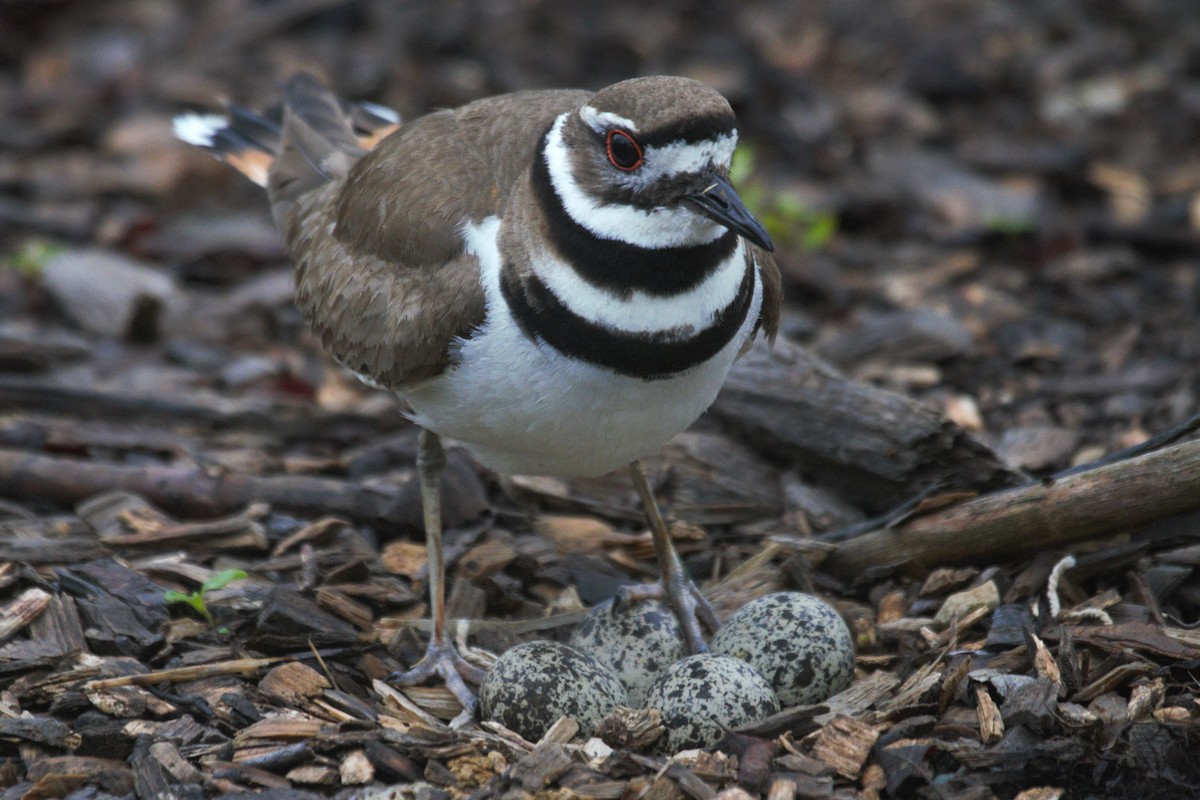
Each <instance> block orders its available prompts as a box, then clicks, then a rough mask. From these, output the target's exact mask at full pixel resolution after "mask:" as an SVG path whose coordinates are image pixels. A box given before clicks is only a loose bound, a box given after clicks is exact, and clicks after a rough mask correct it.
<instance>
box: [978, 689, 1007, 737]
mask: <svg viewBox="0 0 1200 800" xmlns="http://www.w3.org/2000/svg"><path fill="white" fill-rule="evenodd" d="M975 708H976V711H977V712H978V714H979V740H980V741H981V742H983V743H984V744H993V743H995V742H998V741H1000V740H1001V739H1002V738H1004V719H1003V718H1002V717H1001V716H1000V709H999V708H997V706H996V703H995V701H994V700H992V696H991V694H989V693H988V690H987V689H986V688H984V687H983V686H976V687H975Z"/></svg>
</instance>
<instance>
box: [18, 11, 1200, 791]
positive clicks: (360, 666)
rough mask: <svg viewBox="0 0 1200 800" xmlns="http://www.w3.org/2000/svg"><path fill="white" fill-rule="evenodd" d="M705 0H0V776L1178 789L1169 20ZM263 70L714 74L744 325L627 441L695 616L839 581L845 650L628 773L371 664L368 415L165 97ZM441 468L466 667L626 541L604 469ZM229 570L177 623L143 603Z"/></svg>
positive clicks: (573, 610)
mask: <svg viewBox="0 0 1200 800" xmlns="http://www.w3.org/2000/svg"><path fill="white" fill-rule="evenodd" d="M733 5H736V4H715V3H714V4H695V3H682V2H668V3H661V4H646V3H627V2H614V3H606V4H589V3H582V2H575V1H574V0H572V1H571V2H562V3H532V2H530V3H516V2H500V3H488V2H463V3H432V2H423V1H422V2H407V3H403V4H396V3H393V2H390V0H278V1H277V2H265V3H264V2H252V1H251V0H162V1H160V2H132V3H131V2H109V3H103V2H101V3H85V2H79V1H78V0H11V1H10V2H7V3H5V4H3V6H2V7H0V119H2V120H4V124H3V125H0V260H2V261H3V266H0V800H8V798H49V797H72V798H80V799H81V800H82V798H106V797H131V796H136V797H139V798H160V797H161V798H166V797H177V798H201V797H214V796H233V795H237V794H239V793H242V792H260V793H262V794H263V795H265V796H267V797H276V798H302V797H310V796H311V797H323V796H343V797H350V796H354V797H358V796H363V797H368V796H377V797H401V796H403V797H418V798H429V799H430V800H442V798H461V797H478V798H490V797H506V798H507V797H523V796H528V795H537V796H539V797H543V798H555V799H556V800H557V799H558V798H567V797H572V796H580V797H587V798H614V800H615V799H616V798H622V799H628V800H632V799H633V798H642V797H645V798H653V799H654V800H676V799H682V798H692V799H693V800H708V798H710V797H713V796H715V795H717V794H720V795H721V796H722V797H723V798H728V800H733V798H735V797H736V798H740V797H742V796H745V795H749V796H751V797H768V798H771V800H791V799H792V798H856V797H866V798H876V797H889V798H909V797H922V798H939V799H940V800H966V799H967V798H970V799H971V800H976V799H978V800H986V798H1022V800H1035V799H1037V800H1041V799H1042V798H1046V799H1047V800H1048V799H1049V798H1124V797H1129V798H1135V797H1136V798H1176V797H1178V798H1191V797H1196V796H1200V707H1198V705H1197V699H1198V696H1200V689H1198V687H1197V678H1196V675H1197V674H1198V671H1200V630H1198V625H1200V572H1198V571H1197V567H1198V566H1200V536H1198V535H1197V530H1200V516H1198V515H1200V441H1198V440H1196V439H1195V438H1194V437H1193V432H1194V429H1195V428H1196V427H1197V421H1196V419H1195V415H1196V414H1197V412H1198V411H1200V404H1198V403H1197V391H1198V389H1200V375H1198V369H1197V364H1198V363H1200V324H1197V322H1198V321H1200V315H1198V310H1200V309H1198V306H1200V283H1198V281H1197V274H1198V272H1197V267H1198V266H1200V145H1198V144H1197V143H1198V142H1200V56H1198V54H1200V14H1197V13H1196V11H1195V9H1194V8H1192V5H1193V4H1192V2H1191V0H1160V2H1157V3H1144V2H1135V0H1124V1H1123V2H1114V3H1098V2H1089V1H1088V0H1064V2H1058V3H1053V4H1036V3H1024V2H1018V0H1004V1H1002V2H996V1H995V0H989V1H988V2H985V1H984V0H978V2H976V1H974V0H954V1H953V2H951V0H941V1H938V2H927V3H908V2H900V1H899V0H897V1H896V2H888V3H880V2H876V1H875V0H829V1H828V2H820V1H817V2H808V3H790V2H783V1H782V0H779V1H778V2H772V1H771V0H765V1H764V2H761V3H754V4H743V5H740V6H738V7H737V9H736V10H734V8H733ZM301 67H303V68H308V69H313V70H316V71H319V72H322V73H323V74H324V75H325V76H326V77H328V78H329V79H330V80H331V81H332V82H334V83H335V84H336V85H337V86H338V88H339V89H340V90H341V91H342V92H343V93H345V94H347V95H349V96H353V97H363V98H370V99H374V100H377V101H380V102H385V103H388V104H390V105H393V106H395V107H397V108H399V109H400V110H401V111H402V112H403V113H405V114H407V115H409V116H413V115H415V114H418V113H420V112H422V111H423V110H426V109H429V108H433V107H438V106H449V105H455V104H458V103H460V102H464V101H466V100H469V99H471V98H474V97H478V96H481V95H485V94H490V93H494V92H499V91H508V90H513V89H519V88H530V87H537V86H566V85H578V86H591V87H599V86H601V85H604V84H606V83H609V82H611V81H613V80H617V79H620V78H623V77H627V76H629V75H634V74H647V73H654V72H673V73H683V74H688V75H692V76H695V77H699V78H701V79H704V80H706V81H708V82H710V83H711V84H713V85H714V86H716V87H718V88H719V89H720V90H721V91H723V92H724V93H725V94H726V95H727V96H728V97H729V98H730V99H731V101H732V102H733V104H734V106H735V108H736V109H737V111H738V113H739V117H740V119H741V124H742V136H743V141H744V142H746V143H747V144H748V145H749V147H748V150H749V152H750V153H751V154H752V156H753V160H754V163H755V168H754V169H753V171H751V172H750V173H749V174H744V175H743V176H742V179H741V180H740V183H739V187H740V188H741V190H742V191H743V193H744V194H745V195H746V196H747V198H748V199H749V200H750V201H751V202H752V204H753V205H754V206H755V209H756V211H758V212H759V213H760V214H761V215H762V216H764V217H765V218H766V219H767V221H768V224H769V225H770V226H771V227H772V230H773V233H774V234H775V235H776V239H777V240H778V242H779V244H780V249H779V256H780V263H781V266H782V269H783V272H784V277H785V291H786V294H787V306H786V311H785V322H784V335H783V336H782V337H781V340H780V341H779V342H778V343H777V344H776V346H775V348H774V349H773V350H770V351H768V350H766V349H765V348H761V349H756V350H755V351H753V352H752V353H751V354H750V355H749V356H747V357H746V358H745V359H743V360H742V361H741V362H739V364H738V365H737V367H736V368H735V372H734V374H733V375H732V376H731V379H730V382H729V385H728V386H727V388H726V390H725V391H724V392H723V393H722V395H721V397H720V398H719V400H718V402H717V404H716V405H715V406H714V408H713V410H712V412H711V413H710V414H708V415H706V417H705V418H704V419H702V420H701V422H700V423H699V424H697V425H696V426H695V427H694V428H693V429H692V430H691V431H689V432H688V433H686V434H683V435H681V436H680V437H678V439H676V440H675V441H674V442H672V443H671V445H669V446H668V448H666V450H665V451H664V453H663V454H662V455H661V457H659V458H658V459H655V460H653V461H652V462H650V466H651V473H652V479H653V481H654V483H655V487H656V491H657V493H658V496H659V498H660V500H661V502H662V504H663V506H664V508H665V509H667V510H668V512H669V515H670V516H671V517H672V518H673V519H674V520H676V521H677V523H676V525H675V527H674V529H673V530H674V533H675V534H676V537H677V544H678V546H679V549H680V551H681V553H682V554H683V555H684V557H685V560H686V561H687V564H688V567H689V569H690V570H691V572H692V574H693V575H695V576H697V577H698V578H699V579H700V580H701V582H702V583H704V584H705V585H706V586H707V587H708V588H709V593H710V595H711V596H712V598H713V600H714V603H715V605H716V606H717V608H718V610H719V611H720V612H721V613H722V614H723V615H727V614H729V613H730V612H732V611H733V610H735V609H736V608H738V607H740V606H741V605H743V604H744V603H745V602H747V601H748V600H750V599H752V598H754V597H757V596H760V595H762V594H765V593H767V592H771V591H778V590H783V589H800V590H804V591H811V592H814V593H817V594H819V595H820V596H822V597H824V598H826V599H827V600H829V601H830V602H831V603H833V604H834V605H835V606H836V607H837V608H838V610H839V611H840V612H841V613H842V614H843V616H844V617H845V618H846V620H847V621H848V622H849V624H850V625H851V629H852V631H853V632H854V635H855V638H856V641H857V645H858V659H857V669H856V675H855V680H854V682H853V684H852V685H851V686H850V688H849V689H847V690H846V691H844V692H842V693H840V694H838V695H837V696H835V697H832V698H829V699H828V700H827V701H826V702H824V703H822V704H820V705H817V706H806V707H799V708H790V709H786V710H785V711H784V712H782V713H781V714H779V715H778V716H776V717H774V718H771V719H769V720H765V721H763V722H761V723H758V724H756V725H754V726H750V727H749V728H746V729H742V730H739V731H731V732H730V733H729V734H728V736H727V738H726V740H725V741H724V742H723V743H722V744H721V745H720V746H719V747H717V748H715V749H714V750H713V751H712V752H692V753H687V754H682V755H680V756H677V757H676V758H674V759H671V760H668V759H664V758H661V757H657V756H652V755H648V753H649V752H650V748H648V747H647V746H646V745H645V744H644V738H645V737H644V736H643V737H642V738H641V739H638V740H636V741H632V742H631V740H628V739H622V738H620V737H619V736H618V735H617V734H616V733H613V732H610V735H609V739H610V741H608V742H607V743H606V742H604V741H601V740H600V739H593V740H587V741H585V740H583V739H582V738H580V737H577V736H576V735H575V733H576V732H575V730H574V727H573V724H572V723H571V722H569V721H563V722H562V723H561V724H560V725H558V726H556V727H555V728H553V729H552V730H551V731H550V733H548V734H547V735H546V736H545V737H544V738H543V739H542V740H541V741H539V742H527V741H524V740H522V739H521V738H520V737H518V736H516V735H515V734H513V733H512V732H510V731H507V730H504V729H503V728H500V727H498V726H495V725H493V724H490V723H473V724H471V725H468V726H466V727H462V728H452V727H450V726H449V725H448V724H447V721H448V720H450V719H452V718H453V717H454V716H455V714H456V713H457V710H458V709H457V708H456V706H455V705H454V703H453V701H452V700H451V698H450V697H449V695H448V693H447V692H446V691H445V690H444V689H441V688H438V687H426V688H417V689H411V690H404V691H400V690H397V689H396V688H393V687H390V686H388V685H387V684H386V683H384V682H383V678H384V677H385V676H386V675H387V674H388V673H390V672H391V671H392V670H394V669H396V668H398V667H400V666H401V665H403V664H409V663H412V661H413V660H415V659H416V658H417V657H419V655H420V653H421V651H422V646H423V644H422V643H423V637H424V635H425V633H424V631H425V629H426V626H425V623H424V617H425V614H426V612H427V604H426V600H425V597H424V592H425V580H426V576H425V572H424V570H425V551H424V544H423V539H422V538H421V536H420V531H419V527H420V514H419V498H418V495H417V490H416V486H415V483H414V481H413V463H414V456H415V444H416V438H415V431H414V430H413V429H412V428H411V427H409V426H408V425H407V424H406V423H405V422H404V421H403V419H402V418H401V417H400V416H399V414H398V412H397V408H396V403H395V400H394V398H392V397H389V396H387V395H386V394H383V393H379V392H375V391H372V390H370V389H367V388H366V387H364V386H362V385H360V384H358V383H357V382H356V381H355V380H354V379H353V378H352V377H351V376H348V375H347V374H346V373H344V372H342V371H341V370H339V369H338V368H336V367H335V366H334V365H332V364H331V363H330V362H329V361H328V360H327V359H326V358H325V356H324V355H323V354H322V352H321V350H320V347H319V345H318V343H317V342H316V341H315V340H314V338H313V337H312V336H311V334H310V333H309V332H308V331H307V330H306V328H305V326H304V324H303V322H302V320H300V318H299V316H298V314H297V312H296V311H295V310H294V309H293V307H292V305H291V298H290V296H291V285H290V276H289V270H288V266H287V264H286V261H285V259H284V258H283V255H282V253H281V251H280V249H279V246H278V243H277V241H276V237H275V233H274V231H273V229H272V227H271V225H270V221H269V218H268V215H267V209H266V208H265V203H264V202H263V199H262V198H261V197H260V196H258V194H257V192H256V191H255V190H254V187H249V186H245V185H243V184H242V183H240V182H239V180H238V179H237V176H234V175H230V174H227V173H226V172H225V171H224V170H223V169H222V168H221V167H220V165H218V164H216V163H214V162H212V161H210V160H209V159H208V158H207V157H206V156H204V155H203V154H202V153H197V152H194V151H192V150H190V149H189V148H187V147H186V146H183V145H181V144H179V143H177V142H175V141H173V139H172V138H171V133H170V118H171V116H172V115H173V114H174V113H177V112H179V111H180V110H184V109H188V108H199V107H207V106H211V105H213V104H214V103H217V102H219V101H220V100H221V99H222V98H228V99H233V100H236V101H239V102H244V103H247V104H261V103H266V102H269V101H270V98H271V96H272V94H273V92H274V87H275V84H276V82H277V81H278V80H279V78H280V77H282V76H284V75H286V74H287V73H289V72H291V71H293V70H295V69H297V68H301ZM445 497H446V501H445V505H446V511H447V520H446V522H447V525H448V531H447V536H446V539H447V549H448V553H447V557H448V564H449V568H450V576H451V577H450V589H451V591H450V601H449V611H450V616H451V617H452V618H453V619H455V620H462V621H463V622H462V623H457V622H456V623H455V626H454V627H455V629H456V634H457V635H459V636H460V637H462V638H463V640H464V641H465V642H466V644H465V647H466V649H467V651H468V652H469V653H470V654H471V657H473V658H478V659H480V660H481V661H483V662H484V663H486V661H487V660H488V658H490V657H491V656H490V654H492V653H498V652H501V651H503V650H504V649H505V648H506V647H508V646H511V645H512V644H514V643H516V642H519V641H522V640H526V639H530V638H557V639H562V638H565V637H566V636H567V635H568V634H569V631H570V629H571V626H573V625H574V624H575V623H576V622H577V621H578V620H579V619H580V618H581V616H582V615H583V613H585V612H584V609H586V608H587V607H590V606H591V605H594V604H595V603H597V602H600V601H602V600H604V599H606V598H608V597H610V596H611V595H612V593H613V592H614V591H615V589H616V588H617V587H618V586H620V585H621V584H623V583H627V582H631V581H635V580H641V579H645V578H646V577H651V576H653V574H654V567H653V563H652V558H653V551H652V547H651V545H650V542H649V537H648V535H647V534H646V532H645V530H644V524H643V522H642V520H641V516H640V512H639V510H638V506H637V502H636V496H635V494H634V492H633V489H632V487H631V486H630V484H629V483H628V481H627V479H626V477H625V476H624V475H622V474H618V475H614V476H611V477H609V478H604V479H598V480H591V481H574V480H572V481H566V480H560V479H549V478H534V477H523V476H513V477H508V476H496V475H493V474H490V473H487V472H485V471H484V470H482V469H481V468H479V467H478V466H477V465H475V464H474V463H473V462H472V461H471V459H470V457H469V455H468V454H467V453H466V452H465V451H462V450H451V452H450V468H449V470H448V475H447V484H446V489H445ZM229 569H240V570H243V571H244V572H245V573H246V575H247V577H246V578H244V579H241V580H235V581H233V582H230V583H227V584H226V585H224V586H223V587H221V588H214V589H212V590H210V591H207V592H205V593H204V596H203V598H202V599H203V606H204V607H205V608H206V609H207V610H208V612H209V613H210V614H211V616H212V618H213V619H212V620H211V621H209V620H207V619H204V618H203V616H202V615H200V614H199V613H198V612H196V611H195V610H193V609H192V608H191V607H190V606H188V605H186V604H181V603H171V602H168V598H167V596H166V592H168V591H178V592H182V593H184V594H190V593H192V592H196V591H198V589H199V587H200V586H201V585H203V584H204V582H205V581H206V580H209V579H211V578H213V577H214V576H216V575H219V574H220V573H222V572H223V571H224V570H229ZM615 730H617V729H614V731H615ZM642 733H644V731H642Z"/></svg>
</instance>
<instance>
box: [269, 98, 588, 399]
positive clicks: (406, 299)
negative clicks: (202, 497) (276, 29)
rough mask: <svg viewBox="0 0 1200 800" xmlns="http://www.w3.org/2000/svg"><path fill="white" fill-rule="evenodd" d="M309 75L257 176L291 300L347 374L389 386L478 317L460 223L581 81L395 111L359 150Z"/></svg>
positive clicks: (510, 172)
mask: <svg viewBox="0 0 1200 800" xmlns="http://www.w3.org/2000/svg"><path fill="white" fill-rule="evenodd" d="M313 85H315V81H314V82H313ZM313 85H301V86H299V87H296V88H295V89H294V90H293V86H292V83H291V82H289V84H288V87H287V88H288V90H289V91H288V92H287V93H286V96H285V115H284V129H283V148H282V152H281V154H280V156H279V157H278V158H277V159H276V161H275V163H274V164H273V165H272V167H271V181H270V186H269V190H270V193H271V200H272V208H273V210H274V213H275V217H276V221H277V223H278V224H279V226H280V228H281V230H282V231H283V238H284V242H285V244H286V246H287V248H288V250H289V252H290V253H291V255H292V259H293V261H294V262H295V265H296V301H297V305H298V306H299V307H300V309H301V311H302V312H303V313H304V315H305V316H306V317H307V318H308V320H309V322H310V323H311V324H312V326H313V327H314V329H315V330H316V331H317V332H318V333H319V335H320V336H321V340H322V343H323V344H324V345H325V347H326V348H327V349H329V351H330V352H331V353H333V355H334V356H335V357H336V358H337V359H338V360H339V361H341V362H342V363H343V364H345V365H347V366H348V367H350V368H351V369H353V370H355V371H357V372H358V373H359V374H361V375H363V376H365V377H368V378H370V379H372V380H374V381H375V382H377V383H379V384H381V385H383V386H387V387H393V388H396V387H401V386H404V385H406V384H410V383H413V382H415V381H419V380H423V379H425V378H429V377H432V376H434V375H437V374H439V373H440V372H442V371H443V370H444V369H445V368H446V366H447V365H448V364H449V363H450V361H451V358H452V346H453V342H454V340H455V337H465V336H468V335H469V334H470V333H471V331H472V330H474V329H475V328H476V327H478V325H479V324H480V323H481V322H482V321H483V318H484V311H485V307H484V295H483V289H482V286H481V285H480V281H479V265H478V262H477V260H476V259H475V257H474V256H472V255H470V254H467V253H465V252H463V241H462V234H461V232H462V227H463V225H465V224H467V223H471V222H479V221H480V220H482V219H484V218H486V217H488V216H490V215H492V214H498V213H502V212H503V209H504V204H505V202H506V201H507V199H508V196H509V194H510V192H511V191H512V187H513V185H514V183H515V182H516V179H517V178H518V176H520V175H522V174H523V173H524V172H525V171H526V170H527V169H528V166H529V164H530V162H531V159H532V158H533V154H534V150H535V148H536V146H537V143H538V139H539V137H540V135H541V134H542V133H543V132H544V131H545V130H546V128H548V127H549V125H550V123H551V122H552V121H553V119H554V117H555V116H557V115H558V114H560V113H562V112H563V111H566V110H568V109H570V108H573V107H576V106H578V105H580V104H581V103H582V102H583V101H584V100H585V99H586V98H587V97H588V94H587V93H586V92H566V91H552V92H520V93H517V94H512V95H505V96H502V97H497V98H490V99H487V100H481V101H478V102H475V103H471V104H469V105H467V106H463V107H462V108H459V109H455V110H452V111H440V112H437V113H434V114H430V115H428V116H426V117H422V118H420V119H418V120H416V121H414V122H413V123H411V124H408V125H404V126H403V127H401V128H400V129H399V130H397V131H395V132H394V133H392V134H391V135H389V136H387V137H386V138H384V139H383V140H382V141H380V142H379V143H378V144H377V145H376V146H375V148H374V149H373V150H371V151H370V152H368V153H365V154H364V153H363V151H362V150H361V149H360V147H359V143H360V142H359V140H357V139H355V138H354V136H353V133H352V131H351V129H350V126H349V122H348V121H347V120H346V119H345V117H344V115H342V118H341V122H340V124H334V125H330V124H329V120H330V117H331V116H332V112H331V109H340V108H341V106H340V104H338V103H337V100H336V99H335V98H333V96H332V95H330V94H329V93H328V92H327V91H325V90H323V89H322V90H320V91H321V94H320V95H318V96H317V97H314V96H313V95H314V91H315V90H314V89H313ZM317 88H319V87H317ZM293 95H295V96H294V97H293Z"/></svg>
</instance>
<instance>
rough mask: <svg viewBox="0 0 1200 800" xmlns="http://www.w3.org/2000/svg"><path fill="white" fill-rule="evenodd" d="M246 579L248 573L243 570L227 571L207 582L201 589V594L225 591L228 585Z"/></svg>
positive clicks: (222, 571) (219, 573)
mask: <svg viewBox="0 0 1200 800" xmlns="http://www.w3.org/2000/svg"><path fill="white" fill-rule="evenodd" d="M245 577H246V571H245V570H242V569H225V570H221V571H220V572H218V573H217V574H216V575H213V576H212V577H211V578H209V579H208V580H206V581H205V582H204V583H203V585H201V587H200V593H201V594H204V593H205V592H211V591H213V590H214V589H224V588H225V586H226V584H228V583H230V582H232V581H240V580H241V579H242V578H245Z"/></svg>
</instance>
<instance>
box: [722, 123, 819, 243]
mask: <svg viewBox="0 0 1200 800" xmlns="http://www.w3.org/2000/svg"><path fill="white" fill-rule="evenodd" d="M754 167H755V153H754V148H752V147H750V146H749V145H745V144H743V145H741V146H740V147H738V149H737V150H736V151H735V152H734V154H733V165H732V167H731V169H730V176H731V179H732V181H733V184H734V186H736V187H737V190H738V195H739V196H740V197H741V198H742V202H743V203H745V204H746V207H747V208H749V209H750V211H751V213H753V214H754V216H756V217H758V221H759V222H761V223H762V224H763V227H764V228H766V229H767V233H769V234H770V235H771V239H772V240H773V241H774V242H775V244H776V246H778V247H781V248H787V247H793V246H799V247H801V248H803V249H805V250H820V249H821V248H823V247H826V246H827V245H828V244H829V242H830V241H831V240H832V239H833V237H834V235H835V234H837V216H836V215H835V214H834V213H832V212H830V211H817V210H815V209H813V208H811V207H810V206H808V205H807V204H806V203H805V202H804V200H803V198H801V197H800V196H799V195H798V194H796V193H795V192H789V191H786V190H783V189H775V188H772V187H770V186H767V184H766V183H764V182H763V181H762V180H761V179H758V178H756V177H755V176H754Z"/></svg>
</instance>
